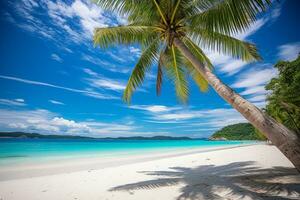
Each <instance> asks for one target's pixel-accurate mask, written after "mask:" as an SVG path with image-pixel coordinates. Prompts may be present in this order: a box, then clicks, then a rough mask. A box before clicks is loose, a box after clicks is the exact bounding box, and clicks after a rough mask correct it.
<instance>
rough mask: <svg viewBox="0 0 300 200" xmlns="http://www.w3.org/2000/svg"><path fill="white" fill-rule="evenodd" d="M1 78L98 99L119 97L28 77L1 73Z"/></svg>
mask: <svg viewBox="0 0 300 200" xmlns="http://www.w3.org/2000/svg"><path fill="white" fill-rule="evenodd" d="M0 78H2V79H6V80H12V81H17V82H22V83H26V84H31V85H40V86H45V87H51V88H56V89H61V90H66V91H69V92H75V93H80V94H83V95H85V96H90V97H95V98H98V99H116V98H117V97H115V96H112V95H108V94H101V93H99V92H95V91H89V90H80V89H74V88H69V87H63V86H59V85H54V84H50V83H45V82H40V81H32V80H28V79H22V78H18V77H13V76H3V75H0Z"/></svg>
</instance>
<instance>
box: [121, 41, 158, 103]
mask: <svg viewBox="0 0 300 200" xmlns="http://www.w3.org/2000/svg"><path fill="white" fill-rule="evenodd" d="M158 52H159V40H158V39H156V40H154V41H153V42H152V43H151V44H150V45H149V46H148V48H146V49H144V51H143V52H142V55H141V57H140V59H139V61H138V62H137V64H136V65H135V67H134V69H133V71H132V73H131V76H130V78H129V80H128V82H127V86H126V88H125V91H124V94H123V100H124V101H125V102H128V103H129V102H130V100H131V96H132V93H133V92H134V91H135V89H136V88H137V87H138V86H139V85H141V83H142V82H143V81H144V78H145V73H146V71H147V70H149V68H150V66H151V64H152V63H153V62H154V61H155V60H157V57H158Z"/></svg>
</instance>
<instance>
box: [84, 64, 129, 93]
mask: <svg viewBox="0 0 300 200" xmlns="http://www.w3.org/2000/svg"><path fill="white" fill-rule="evenodd" d="M83 71H84V72H85V73H86V74H88V75H90V76H92V78H86V79H85V80H86V81H87V83H88V84H89V85H90V86H92V87H94V88H99V89H106V90H113V91H123V90H124V89H125V88H126V84H125V83H124V81H121V80H115V79H110V78H106V77H104V76H102V75H100V74H98V73H96V72H94V71H92V70H91V69H88V68H85V69H83Z"/></svg>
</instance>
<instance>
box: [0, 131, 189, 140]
mask: <svg viewBox="0 0 300 200" xmlns="http://www.w3.org/2000/svg"><path fill="white" fill-rule="evenodd" d="M1 138H32V139H93V140H96V139H97V140H100V139H102V140H193V139H192V138H189V137H171V136H153V137H142V136H136V137H118V138H111V137H106V138H93V137H84V136H74V135H42V134H38V133H24V132H0V139H1Z"/></svg>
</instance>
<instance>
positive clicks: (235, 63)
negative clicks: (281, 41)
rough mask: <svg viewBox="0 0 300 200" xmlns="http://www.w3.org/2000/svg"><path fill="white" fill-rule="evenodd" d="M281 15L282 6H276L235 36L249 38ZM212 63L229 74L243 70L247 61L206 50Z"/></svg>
mask: <svg viewBox="0 0 300 200" xmlns="http://www.w3.org/2000/svg"><path fill="white" fill-rule="evenodd" d="M279 16H280V7H277V8H275V9H274V10H273V11H272V12H271V13H270V14H268V15H267V16H265V17H263V18H260V19H258V20H257V21H255V22H254V23H253V24H252V25H251V26H250V27H249V28H248V29H247V30H246V31H244V32H241V33H238V34H235V35H233V37H235V38H237V39H240V40H247V39H248V38H249V37H250V36H251V35H253V34H255V33H256V32H257V31H258V30H259V29H261V28H262V27H263V26H264V25H265V24H266V23H267V22H269V21H271V20H276V19H277V18H278V17H279ZM205 53H206V54H207V56H208V57H209V59H210V60H211V61H212V63H213V64H214V65H216V66H218V67H219V68H220V71H221V72H223V73H226V74H227V75H234V74H236V73H238V72H239V71H240V70H242V69H243V68H244V67H245V66H246V65H247V63H246V62H243V61H241V60H237V59H234V58H231V57H230V56H227V55H222V54H219V53H216V52H209V51H205Z"/></svg>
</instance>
